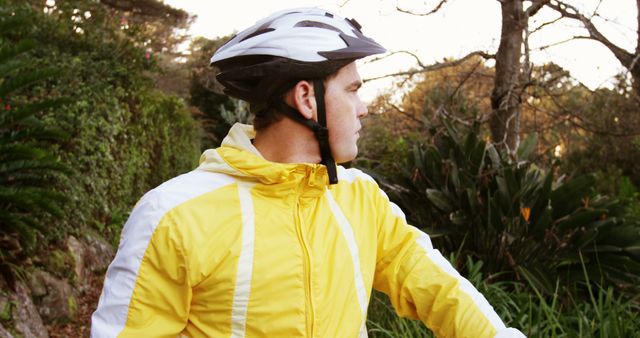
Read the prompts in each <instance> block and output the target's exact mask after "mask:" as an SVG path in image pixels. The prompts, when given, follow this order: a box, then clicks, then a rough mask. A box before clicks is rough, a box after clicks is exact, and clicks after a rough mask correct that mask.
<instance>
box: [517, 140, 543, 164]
mask: <svg viewBox="0 0 640 338" xmlns="http://www.w3.org/2000/svg"><path fill="white" fill-rule="evenodd" d="M537 143H538V133H531V134H529V136H527V138H526V139H524V141H523V142H522V143H521V144H520V147H518V150H517V152H516V155H517V158H518V160H526V159H527V158H529V155H531V153H532V152H533V151H534V150H535V149H536V144H537Z"/></svg>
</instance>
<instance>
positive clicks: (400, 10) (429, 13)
mask: <svg viewBox="0 0 640 338" xmlns="http://www.w3.org/2000/svg"><path fill="white" fill-rule="evenodd" d="M447 1H448V0H440V3H438V5H437V6H436V7H435V8H434V9H432V10H431V11H430V12H428V13H414V12H412V11H410V10H406V9H402V8H400V6H396V10H397V11H398V12H400V13H405V14H411V15H415V16H427V15H431V14H434V13H436V12H438V11H439V10H440V8H442V6H444V4H445V3H446V2H447Z"/></svg>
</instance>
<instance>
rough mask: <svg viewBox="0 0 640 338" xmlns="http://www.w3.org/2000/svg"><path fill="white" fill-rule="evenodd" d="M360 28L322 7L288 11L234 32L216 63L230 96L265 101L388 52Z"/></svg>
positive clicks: (214, 58) (216, 58)
mask: <svg viewBox="0 0 640 338" xmlns="http://www.w3.org/2000/svg"><path fill="white" fill-rule="evenodd" d="M360 29H361V27H360V25H359V24H358V23H357V22H356V21H355V20H353V19H345V18H342V17H340V16H338V15H336V14H333V13H331V12H329V11H326V10H323V9H320V8H297V9H289V10H283V11H279V12H276V13H274V14H272V15H270V16H268V17H266V18H264V19H262V20H260V21H258V22H257V23H256V24H254V25H253V26H251V27H249V28H247V29H245V30H244V31H242V32H240V33H238V34H237V35H235V36H234V37H233V38H231V39H230V40H229V41H227V42H226V43H225V44H224V45H222V46H221V47H220V48H219V49H218V50H217V51H216V52H215V54H214V55H213V56H212V57H211V63H212V65H213V66H215V67H216V68H217V70H218V71H219V73H218V74H217V76H216V78H217V79H218V81H219V82H220V83H221V84H222V85H223V87H224V90H225V92H226V93H227V94H229V95H231V96H234V97H237V98H240V99H243V100H246V101H249V102H252V103H261V102H265V101H266V100H268V99H269V98H270V97H271V96H273V94H275V93H276V92H277V91H278V90H279V89H281V88H282V87H283V86H284V85H287V84H288V83H289V82H293V81H294V80H300V79H316V78H322V77H325V76H327V75H329V74H332V73H334V72H336V71H337V70H338V69H340V68H341V67H342V66H344V65H346V64H348V63H350V62H352V61H354V60H356V59H359V58H362V57H366V56H369V55H373V54H379V53H384V52H386V49H385V48H384V47H382V46H381V45H380V44H378V43H377V42H375V41H374V40H372V39H371V38H368V37H366V36H364V35H363V34H362V32H361V30H360Z"/></svg>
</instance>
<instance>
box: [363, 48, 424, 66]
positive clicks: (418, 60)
mask: <svg viewBox="0 0 640 338" xmlns="http://www.w3.org/2000/svg"><path fill="white" fill-rule="evenodd" d="M396 54H408V55H410V56H412V57H413V58H414V59H416V62H417V63H418V66H420V68H424V67H426V66H425V65H424V64H423V63H422V61H421V60H420V58H419V57H418V55H416V54H415V53H412V52H409V51H406V50H399V51H395V52H391V53H389V54H386V55H383V56H379V57H376V58H373V59H371V60H368V61H366V63H372V62H376V61H380V60H383V59H386V58H388V57H390V56H392V55H396Z"/></svg>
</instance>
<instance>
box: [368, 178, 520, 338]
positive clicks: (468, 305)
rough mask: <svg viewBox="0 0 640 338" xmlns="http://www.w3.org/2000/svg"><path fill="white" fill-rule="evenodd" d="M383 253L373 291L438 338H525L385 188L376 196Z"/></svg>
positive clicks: (379, 235)
mask: <svg viewBox="0 0 640 338" xmlns="http://www.w3.org/2000/svg"><path fill="white" fill-rule="evenodd" d="M375 203H376V210H377V211H378V213H379V214H378V250H377V259H376V273H375V277H374V284H373V286H374V288H375V289H377V290H379V291H382V292H384V293H385V294H387V295H388V296H389V299H390V300H391V303H392V305H393V306H394V308H395V309H396V312H397V313H398V315H400V316H403V317H409V318H412V319H419V320H421V321H422V322H423V323H424V324H425V325H426V326H427V327H429V328H430V329H431V330H432V331H433V332H434V333H435V335H436V336H437V337H499V338H507V337H524V335H523V334H522V333H521V332H520V331H518V330H516V329H509V328H506V327H505V325H504V323H503V322H502V320H501V319H500V317H499V316H498V315H497V314H496V312H495V311H494V310H493V308H492V307H491V305H489V303H488V302H487V300H486V299H485V298H484V296H482V294H480V293H479V292H478V291H477V290H476V289H475V288H474V287H473V285H471V283H470V282H469V281H468V280H466V279H465V278H463V277H462V276H460V274H459V273H458V272H457V271H456V270H455V269H454V268H453V266H452V265H451V264H450V263H449V262H448V261H447V260H446V259H445V258H444V257H443V256H442V254H441V253H440V252H439V251H438V250H437V249H434V248H433V246H432V245H431V240H430V239H429V236H427V234H425V233H423V232H421V231H420V230H418V229H416V228H415V227H413V226H410V225H408V224H407V223H406V221H405V216H404V214H403V213H402V211H401V210H400V208H398V206H396V205H395V204H393V203H391V202H390V201H389V199H388V198H387V196H386V195H385V193H384V192H382V190H379V191H378V195H377V197H376V202H375Z"/></svg>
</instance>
